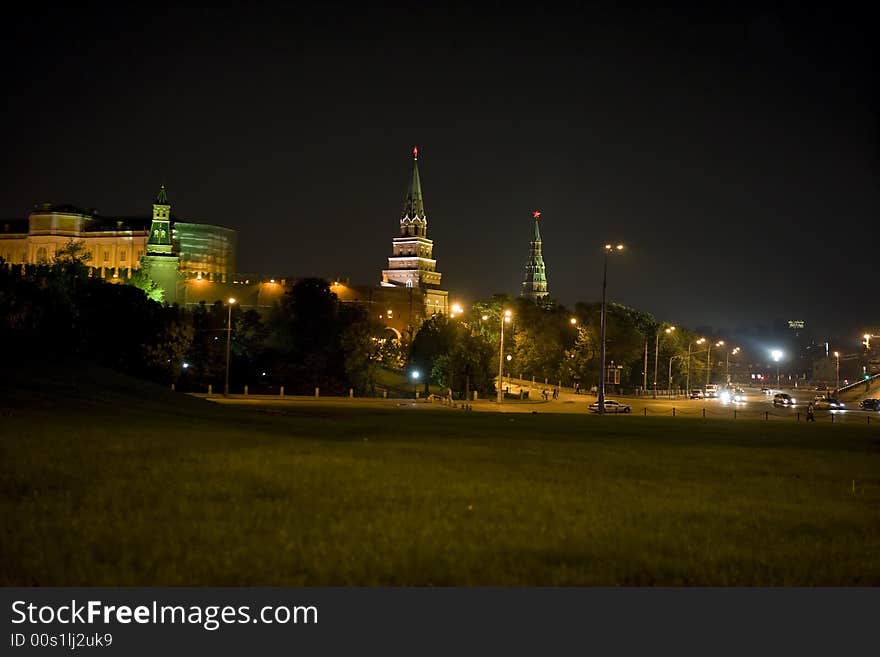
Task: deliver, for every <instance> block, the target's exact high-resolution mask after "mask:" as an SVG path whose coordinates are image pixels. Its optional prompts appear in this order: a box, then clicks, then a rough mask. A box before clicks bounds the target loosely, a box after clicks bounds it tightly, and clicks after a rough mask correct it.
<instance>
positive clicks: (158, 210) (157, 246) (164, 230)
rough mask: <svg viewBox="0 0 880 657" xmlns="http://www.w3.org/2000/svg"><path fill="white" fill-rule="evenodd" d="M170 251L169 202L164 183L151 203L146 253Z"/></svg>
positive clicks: (168, 252)
mask: <svg viewBox="0 0 880 657" xmlns="http://www.w3.org/2000/svg"><path fill="white" fill-rule="evenodd" d="M171 251H172V245H171V204H170V203H168V193H167V192H166V191H165V185H162V187H161V188H160V189H159V193H158V194H157V195H156V202H155V203H153V221H152V223H151V224H150V237H149V239H148V240H147V253H167V254H170V253H171Z"/></svg>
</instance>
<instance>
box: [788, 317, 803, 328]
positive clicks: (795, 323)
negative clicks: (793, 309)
mask: <svg viewBox="0 0 880 657" xmlns="http://www.w3.org/2000/svg"><path fill="white" fill-rule="evenodd" d="M788 328H790V329H802V328H804V320H802V319H790V320H788Z"/></svg>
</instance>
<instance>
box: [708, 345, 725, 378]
mask: <svg viewBox="0 0 880 657" xmlns="http://www.w3.org/2000/svg"><path fill="white" fill-rule="evenodd" d="M706 346H707V347H708V349H707V350H706V387H708V386H709V384H710V383H711V381H712V344H711V343H710V344H708V345H706ZM715 346H716V347H723V346H724V340H719V341H718V342H716V343H715Z"/></svg>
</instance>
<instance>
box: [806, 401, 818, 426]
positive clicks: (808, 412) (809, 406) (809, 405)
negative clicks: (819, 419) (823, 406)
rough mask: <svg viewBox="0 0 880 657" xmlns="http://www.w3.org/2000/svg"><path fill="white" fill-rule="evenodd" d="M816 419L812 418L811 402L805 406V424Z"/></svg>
mask: <svg viewBox="0 0 880 657" xmlns="http://www.w3.org/2000/svg"><path fill="white" fill-rule="evenodd" d="M815 421H816V418H815V417H814V416H813V402H810V403H809V404H807V422H815Z"/></svg>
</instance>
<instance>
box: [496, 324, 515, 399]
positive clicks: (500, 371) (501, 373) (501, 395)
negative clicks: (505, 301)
mask: <svg viewBox="0 0 880 657" xmlns="http://www.w3.org/2000/svg"><path fill="white" fill-rule="evenodd" d="M512 314H513V313H511V312H510V311H509V310H505V311H504V312H503V313H501V346H500V347H498V403H499V404H500V403H501V401H502V400H503V399H504V392H503V390H502V386H503V385H504V323H505V322H508V323H509V322H510V316H511V315H512Z"/></svg>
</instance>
